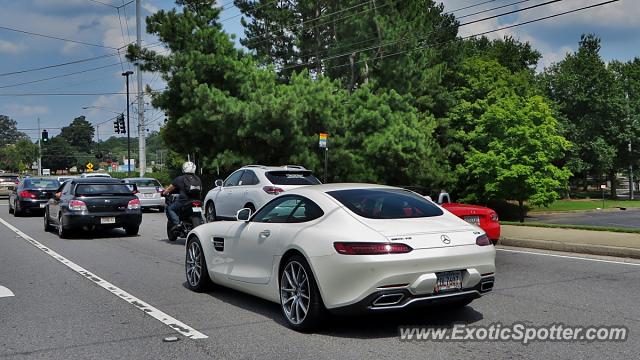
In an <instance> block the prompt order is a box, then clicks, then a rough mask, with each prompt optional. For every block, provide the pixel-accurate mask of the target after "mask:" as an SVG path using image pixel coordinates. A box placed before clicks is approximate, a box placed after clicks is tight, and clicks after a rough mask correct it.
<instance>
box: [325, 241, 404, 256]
mask: <svg viewBox="0 0 640 360" xmlns="http://www.w3.org/2000/svg"><path fill="white" fill-rule="evenodd" d="M333 247H334V248H335V249H336V251H337V252H338V253H340V254H343V255H384V254H405V253H408V252H410V251H411V250H413V249H412V248H411V247H410V246H409V245H405V244H399V243H361V242H334V243H333Z"/></svg>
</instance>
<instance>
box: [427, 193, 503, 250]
mask: <svg viewBox="0 0 640 360" xmlns="http://www.w3.org/2000/svg"><path fill="white" fill-rule="evenodd" d="M438 204H440V206H442V207H443V208H445V209H447V210H448V211H449V212H451V213H453V214H454V215H456V216H457V217H459V218H461V219H463V220H465V221H467V222H468V223H471V224H474V225H478V226H479V227H480V228H482V230H484V231H485V232H486V233H487V236H488V237H489V239H491V241H492V242H493V244H494V245H495V244H496V243H497V242H498V240H499V239H500V222H498V214H497V213H496V212H495V211H493V210H491V209H489V208H487V207H484V206H477V205H469V204H459V203H454V202H451V197H450V196H449V194H447V193H446V192H442V193H440V195H439V196H438Z"/></svg>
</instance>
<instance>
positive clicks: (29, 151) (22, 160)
mask: <svg viewBox="0 0 640 360" xmlns="http://www.w3.org/2000/svg"><path fill="white" fill-rule="evenodd" d="M37 160H38V146H37V145H36V144H34V143H32V142H31V141H30V140H28V139H21V140H18V141H17V142H16V143H15V144H10V145H6V146H4V147H2V148H0V169H5V170H9V171H15V172H22V171H25V170H30V169H31V165H32V164H33V163H34V162H35V161H37Z"/></svg>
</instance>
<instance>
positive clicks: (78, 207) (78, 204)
mask: <svg viewBox="0 0 640 360" xmlns="http://www.w3.org/2000/svg"><path fill="white" fill-rule="evenodd" d="M69 210H73V211H87V204H85V203H84V201H80V200H71V201H69Z"/></svg>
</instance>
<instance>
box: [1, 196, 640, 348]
mask: <svg viewBox="0 0 640 360" xmlns="http://www.w3.org/2000/svg"><path fill="white" fill-rule="evenodd" d="M0 218H2V219H4V220H6V221H8V222H9V223H10V224H11V225H12V226H15V227H17V228H18V229H20V230H21V231H22V232H24V233H25V234H26V235H27V236H28V237H31V238H33V239H34V240H36V241H37V242H39V243H40V244H42V245H44V246H46V247H48V248H49V249H51V250H53V251H55V252H56V253H58V254H59V255H61V256H63V257H64V258H66V259H68V260H69V261H71V262H73V263H74V264H77V266H81V267H83V268H85V269H86V270H88V271H91V272H92V273H93V274H95V275H96V276H98V277H100V278H101V279H104V280H105V281H108V282H109V283H111V284H113V285H114V286H117V287H118V288H120V289H122V290H124V291H126V292H128V293H129V294H131V295H132V296H135V297H137V298H138V299H140V300H142V301H145V302H147V303H148V304H150V305H151V306H153V307H155V308H156V309H158V310H159V311H162V312H164V313H165V314H167V315H170V316H172V317H173V318H175V319H177V320H179V321H181V322H183V323H184V324H186V325H188V326H190V327H192V328H193V329H195V330H197V331H198V332H201V333H202V334H205V335H206V336H208V338H206V339H198V340H192V339H189V338H186V337H184V336H182V335H180V334H178V333H177V332H176V331H175V330H174V329H172V328H171V327H169V326H167V325H165V324H164V323H162V322H161V321H159V320H157V319H156V318H153V317H151V316H149V315H147V314H146V313H145V311H141V310H140V309H139V308H138V307H136V306H134V305H132V304H131V303H130V302H127V301H125V300H124V299H123V298H121V297H119V296H116V295H114V294H113V293H112V292H109V291H108V290H106V289H105V288H102V287H99V286H97V284H96V283H95V281H94V280H91V279H90V278H87V276H83V275H80V274H78V273H77V272H74V271H73V270H72V269H71V268H69V267H68V266H65V265H63V264H62V263H61V262H60V261H59V260H56V259H54V258H53V257H52V256H50V255H49V254H48V253H47V252H45V251H43V250H41V249H40V248H37V247H36V246H34V243H31V242H29V241H27V240H25V239H24V238H23V237H21V236H19V235H18V234H16V233H15V232H13V231H11V230H10V229H9V228H8V227H6V226H5V225H4V224H0V229H1V230H0V286H4V287H6V288H8V289H10V290H11V291H12V292H13V293H14V294H15V296H9V297H0V358H10V359H13V358H15V359H23V358H27V359H165V358H167V359H168V358H171V359H187V358H188V359H212V358H214V359H239V358H251V359H263V358H264V359H298V358H310V359H349V358H353V359H356V358H370V359H374V358H375V359H379V358H385V359H448V358H458V359H459V358H474V359H475V358H481V359H513V358H531V359H534V358H535V359H537V358H554V359H590V358H607V359H630V358H637V356H638V354H639V353H640V337H639V336H640V307H639V306H638V299H639V298H640V286H638V285H639V284H640V266H638V265H640V263H627V264H625V263H617V262H603V261H597V260H594V259H575V258H567V257H557V256H553V255H552V254H549V253H526V252H525V253H523V252H512V251H510V250H509V249H501V250H499V251H498V255H497V277H496V280H497V283H496V288H495V290H494V291H493V293H491V294H489V295H487V296H485V297H483V298H481V299H479V300H476V301H475V302H473V303H472V304H471V305H470V306H467V307H465V308H464V309H462V310H459V311H455V312H448V311H444V310H442V309H431V310H422V311H420V312H413V313H400V314H390V315H371V316H362V317H332V318H331V319H330V320H329V324H328V326H327V327H326V328H325V329H324V330H322V331H320V332H318V333H315V334H300V333H296V332H294V331H291V330H289V329H288V328H287V327H286V326H285V325H284V323H283V321H282V319H281V314H280V310H279V307H278V305H277V304H272V303H270V302H267V301H264V300H261V299H258V298H254V297H251V296H248V295H244V294H242V293H239V292H236V291H232V290H228V289H224V288H216V289H214V290H212V291H211V292H209V293H205V294H197V293H193V292H191V291H189V290H187V289H186V288H185V286H184V282H185V280H184V274H183V268H184V266H183V261H184V260H183V259H184V247H183V245H184V242H183V241H178V242H177V243H169V242H168V241H167V240H166V237H165V235H164V233H163V232H164V221H165V220H164V215H163V214H157V213H146V214H145V215H144V220H143V225H142V227H141V230H140V236H137V237H127V236H125V235H124V232H121V231H119V230H113V231H109V232H105V233H103V234H99V235H94V236H87V235H86V234H85V236H77V237H75V238H72V239H66V240H60V239H58V237H57V236H56V235H54V234H52V233H45V232H43V230H42V221H41V217H39V216H38V217H24V218H14V217H12V216H10V215H9V214H8V212H7V210H6V206H3V205H2V202H1V200H0ZM516 251H518V250H516ZM614 260H615V259H614ZM0 296H1V295H0ZM458 323H464V324H472V325H476V326H479V325H489V324H492V323H501V324H503V325H510V324H513V323H525V324H529V325H536V326H542V325H550V324H557V323H564V324H567V325H573V326H591V325H623V326H626V327H627V328H628V329H629V332H630V333H629V334H630V335H629V339H628V340H627V341H625V342H622V343H621V342H598V343H588V342H572V343H558V342H538V343H533V344H529V345H522V344H520V343H517V342H433V341H430V342H422V341H409V342H407V341H400V340H399V338H398V326H401V325H416V326H436V325H442V326H451V325H453V324H458ZM169 336H177V337H178V338H179V341H177V342H163V339H164V338H166V337H169Z"/></svg>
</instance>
